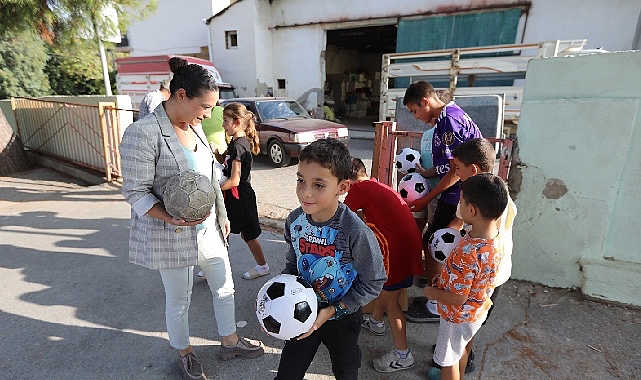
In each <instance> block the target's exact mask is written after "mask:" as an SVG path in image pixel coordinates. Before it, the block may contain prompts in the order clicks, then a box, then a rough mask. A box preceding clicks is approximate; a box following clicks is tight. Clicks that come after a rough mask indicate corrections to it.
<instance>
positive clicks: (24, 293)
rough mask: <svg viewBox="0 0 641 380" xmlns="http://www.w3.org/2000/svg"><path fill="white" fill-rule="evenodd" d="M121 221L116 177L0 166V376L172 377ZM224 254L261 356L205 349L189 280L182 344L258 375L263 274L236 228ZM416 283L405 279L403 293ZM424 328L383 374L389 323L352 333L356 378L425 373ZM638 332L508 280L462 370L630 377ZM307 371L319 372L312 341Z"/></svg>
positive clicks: (155, 278)
mask: <svg viewBox="0 0 641 380" xmlns="http://www.w3.org/2000/svg"><path fill="white" fill-rule="evenodd" d="M257 166H258V165H257ZM254 173H255V174H256V175H255V179H254V186H255V187H256V188H257V192H258V193H259V201H260V202H261V204H262V206H261V213H262V214H263V216H269V214H270V213H273V214H274V215H276V214H278V213H279V212H282V210H283V209H287V208H289V207H291V204H292V198H293V193H292V192H291V191H290V190H288V189H287V190H286V189H284V188H283V186H282V185H279V184H278V183H276V182H274V181H272V182H269V181H263V180H262V179H261V178H270V175H272V176H273V173H270V171H269V170H268V169H267V167H265V168H263V169H259V170H258V169H257V170H255V172H254ZM259 173H262V177H261V175H259ZM281 199H284V200H285V205H284V206H283V205H282V204H279V202H281ZM294 207H295V204H294ZM265 221H266V225H268V227H267V228H266V231H265V233H263V235H261V237H260V241H261V243H262V245H263V247H264V250H265V253H266V256H267V258H268V260H269V262H270V264H271V265H272V267H273V268H274V270H277V269H278V268H281V267H282V265H283V259H284V258H283V257H284V251H285V249H286V247H285V243H284V242H283V240H282V227H281V225H282V221H279V220H271V221H269V223H267V222H268V221H267V219H265ZM128 223H129V207H128V205H127V204H126V203H125V202H124V200H123V199H122V196H121V195H120V189H119V188H118V187H117V186H109V185H99V186H89V187H85V186H82V184H78V183H74V181H73V180H72V179H70V178H67V177H65V176H63V175H61V174H59V173H57V172H55V171H52V170H50V169H43V168H40V169H35V170H32V171H29V172H25V173H17V174H15V175H13V176H10V177H0V326H2V328H0V352H2V355H0V379H177V378H179V372H178V370H177V367H176V365H175V359H176V354H175V352H174V351H173V350H172V349H171V348H170V347H169V345H168V343H167V336H166V333H165V324H164V311H163V309H164V306H163V300H164V294H163V290H162V284H161V282H160V278H159V275H158V273H157V272H155V271H151V270H147V269H144V268H140V267H137V266H135V265H132V264H129V263H128V262H127V237H128ZM515 247H516V249H526V247H519V246H518V242H515ZM230 256H231V259H232V269H233V272H234V279H235V282H236V291H237V296H236V305H237V318H238V320H239V321H246V322H247V325H246V326H245V327H241V328H239V332H240V333H241V334H242V335H246V336H249V337H252V338H258V337H261V338H262V339H263V340H264V342H265V344H266V346H267V353H266V355H264V356H263V357H261V358H259V359H256V360H251V361H249V360H233V361H230V362H223V361H221V360H219V359H218V358H217V356H216V354H217V351H218V345H219V341H218V337H217V334H216V331H215V322H214V320H213V317H212V306H211V299H210V297H211V295H210V293H209V290H208V288H207V286H206V284H205V283H204V282H202V281H197V283H196V285H195V288H194V296H193V302H192V308H191V315H190V321H191V323H190V324H191V328H192V336H193V340H192V343H193V344H194V345H195V347H196V350H197V352H198V353H199V355H200V357H201V358H202V359H203V361H204V365H205V369H206V371H207V373H208V374H209V375H210V378H212V379H253V380H263V379H271V378H273V376H274V370H275V369H276V368H277V366H278V360H279V353H280V350H281V348H282V342H280V341H278V340H276V339H273V338H271V337H269V336H266V335H264V334H263V333H261V332H260V331H259V327H258V323H257V321H256V318H255V314H254V306H253V304H254V301H255V295H256V293H257V291H258V289H259V288H260V286H261V285H262V283H263V280H261V279H259V280H254V281H246V280H242V279H241V274H242V273H243V272H244V271H245V270H246V269H248V268H249V267H250V266H251V265H252V261H253V260H252V259H251V255H250V253H249V251H248V249H247V248H246V246H245V244H244V243H243V242H242V241H241V240H240V239H239V238H237V237H235V236H234V237H232V239H231V250H230ZM419 294H420V290H419V289H418V288H416V287H414V288H411V289H410V295H411V296H416V295H419ZM437 329H438V325H437V324H408V336H409V343H410V347H411V349H412V350H413V352H414V355H415V357H416V365H415V366H414V368H412V369H410V370H406V371H403V372H396V373H393V374H379V373H376V372H375V371H374V370H373V369H372V366H371V360H372V358H374V357H375V356H376V355H378V354H380V353H382V352H384V351H385V350H387V349H388V348H389V347H390V344H391V335H390V334H389V332H388V333H386V335H384V336H382V337H375V336H373V335H372V334H369V333H368V332H366V331H364V332H363V333H362V335H361V347H362V350H363V365H362V370H361V376H360V377H361V378H362V379H424V373H425V371H426V369H427V362H428V354H427V353H428V351H429V348H430V346H431V345H432V344H433V343H434V342H435V340H436V335H437ZM640 338H641V311H640V310H638V309H633V308H627V307H623V306H617V305H611V304H608V303H603V302H593V301H591V300H586V299H584V298H583V297H582V296H581V294H580V293H578V292H576V291H571V290H564V289H551V288H547V287H544V286H540V285H536V284H532V283H525V282H518V281H510V282H508V283H507V284H506V285H505V286H504V289H503V291H502V293H501V298H500V302H499V303H498V305H497V307H496V309H495V312H494V315H493V317H492V319H491V320H490V321H489V323H488V325H487V326H486V327H484V328H483V329H482V330H481V331H480V332H479V334H478V337H477V341H476V355H477V370H476V371H475V372H474V373H473V374H471V375H470V376H467V377H466V379H637V378H640V375H639V373H640V371H641V339H640ZM306 378H307V379H309V380H325V379H331V378H332V376H331V370H330V365H329V361H328V359H327V355H326V352H325V351H324V350H322V351H321V353H319V354H318V355H317V356H316V360H315V361H314V363H313V364H312V366H311V367H310V370H309V372H308V375H307V376H306Z"/></svg>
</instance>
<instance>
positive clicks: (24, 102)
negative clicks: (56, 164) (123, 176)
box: [11, 98, 121, 182]
mask: <svg viewBox="0 0 641 380" xmlns="http://www.w3.org/2000/svg"><path fill="white" fill-rule="evenodd" d="M11 108H12V109H13V112H14V114H15V117H16V126H17V132H18V135H20V137H21V139H22V142H23V144H24V146H25V148H27V149H29V150H31V151H33V152H36V153H39V154H43V155H46V156H50V157H53V158H56V159H59V160H62V161H65V162H68V163H71V164H74V165H78V166H81V167H83V168H87V169H91V170H95V171H98V172H101V173H104V176H105V177H106V179H107V181H108V182H111V181H112V180H113V179H114V177H118V176H120V173H121V169H120V153H119V150H118V147H119V145H120V138H121V134H120V130H119V129H120V128H119V125H120V123H119V120H118V109H117V108H116V104H115V103H112V102H100V103H98V105H88V104H76V103H69V102H60V101H52V100H42V99H34V98H11Z"/></svg>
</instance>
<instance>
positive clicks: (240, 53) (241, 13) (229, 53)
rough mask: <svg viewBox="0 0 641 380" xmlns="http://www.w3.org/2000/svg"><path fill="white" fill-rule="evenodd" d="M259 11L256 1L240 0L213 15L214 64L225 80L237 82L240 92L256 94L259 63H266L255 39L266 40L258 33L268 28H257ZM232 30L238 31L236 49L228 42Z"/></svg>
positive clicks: (246, 94)
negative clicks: (227, 43)
mask: <svg viewBox="0 0 641 380" xmlns="http://www.w3.org/2000/svg"><path fill="white" fill-rule="evenodd" d="M256 11H257V9H256V4H255V2H254V1H252V0H244V1H239V2H237V3H235V4H233V5H232V6H231V7H229V8H228V9H227V10H226V11H225V12H224V14H222V15H221V16H219V17H216V18H214V20H216V27H215V28H213V27H210V32H211V49H212V54H213V60H214V65H215V66H216V68H217V69H218V71H220V75H221V76H222V77H223V78H225V81H226V82H228V83H231V84H233V85H234V86H236V93H237V94H238V95H239V96H255V95H256V92H255V89H256V79H257V66H259V65H263V59H262V58H261V57H260V56H259V55H257V48H256V41H257V40H259V41H261V42H263V41H264V37H258V36H260V35H261V34H262V33H265V32H264V31H262V30H261V28H258V26H259V24H257V20H258V18H257V15H256ZM229 30H235V31H237V33H238V47H237V48H235V49H227V47H226V44H225V31H229ZM270 50H271V48H270ZM260 51H261V50H258V52H260ZM270 64H271V63H270Z"/></svg>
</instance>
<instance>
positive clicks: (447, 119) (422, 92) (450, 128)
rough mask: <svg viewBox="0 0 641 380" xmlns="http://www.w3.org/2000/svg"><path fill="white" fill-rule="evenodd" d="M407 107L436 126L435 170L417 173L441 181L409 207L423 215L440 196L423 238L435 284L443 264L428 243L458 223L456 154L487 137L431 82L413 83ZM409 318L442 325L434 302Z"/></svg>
mask: <svg viewBox="0 0 641 380" xmlns="http://www.w3.org/2000/svg"><path fill="white" fill-rule="evenodd" d="M403 105H405V106H406V107H407V109H408V110H409V111H410V112H411V113H412V114H413V115H414V116H415V117H416V118H417V119H419V120H422V121H424V122H425V123H430V124H431V123H436V126H435V128H434V137H433V138H432V161H433V163H434V166H433V167H431V168H422V167H420V166H419V167H418V168H417V172H419V173H420V174H421V175H422V176H423V177H425V178H430V177H434V176H438V177H439V178H440V181H439V182H438V184H437V185H436V186H435V187H434V188H433V189H432V190H431V191H430V192H429V193H428V194H427V195H426V196H424V197H423V198H419V199H417V200H415V201H414V202H411V203H409V204H408V206H409V207H410V210H412V211H421V210H424V209H425V207H427V205H428V204H429V203H430V202H431V201H432V200H433V199H435V198H436V197H438V196H439V195H440V198H439V199H438V203H437V206H436V210H435V211H434V217H433V219H432V223H430V225H429V227H428V229H427V231H426V232H425V234H424V235H423V252H424V253H425V274H426V278H427V283H431V281H432V278H433V277H434V276H435V275H436V274H437V273H439V272H440V270H441V264H442V263H440V262H437V261H436V260H434V259H433V257H432V254H431V253H430V254H428V252H429V244H428V240H429V238H430V236H432V234H433V233H434V232H435V231H436V230H439V229H441V228H446V227H447V226H448V224H449V223H450V222H451V221H452V220H453V219H454V217H455V216H456V206H457V205H458V201H459V197H460V192H461V190H460V187H459V184H458V182H459V177H458V176H457V175H456V166H455V165H454V157H453V156H452V151H453V150H454V149H455V148H456V147H457V146H458V145H459V144H461V143H463V142H465V141H467V140H471V139H474V138H479V137H483V136H481V132H480V131H479V129H478V127H477V126H476V124H475V123H474V122H473V121H472V119H471V118H470V116H469V115H468V114H467V113H465V111H463V110H462V109H461V107H459V106H458V105H456V103H454V102H453V101H451V102H449V103H447V104H445V103H444V102H443V101H442V100H440V99H439V97H438V96H437V95H436V91H435V90H434V87H433V86H432V85H431V84H430V83H428V82H425V81H417V82H414V83H412V84H411V85H410V86H409V87H408V88H407V90H406V91H405V96H404V98H403ZM406 317H407V320H408V321H410V322H438V320H439V316H438V313H437V308H436V303H435V302H431V301H430V302H428V304H427V305H425V304H424V303H423V302H421V303H419V304H415V305H414V307H412V308H410V309H409V310H408V311H407V312H406Z"/></svg>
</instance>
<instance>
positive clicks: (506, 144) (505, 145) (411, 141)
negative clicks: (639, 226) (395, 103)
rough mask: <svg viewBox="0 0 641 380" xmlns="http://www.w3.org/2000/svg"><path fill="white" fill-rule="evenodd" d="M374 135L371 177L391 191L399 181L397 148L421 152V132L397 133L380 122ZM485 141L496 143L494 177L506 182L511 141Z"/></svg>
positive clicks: (385, 122)
mask: <svg viewBox="0 0 641 380" xmlns="http://www.w3.org/2000/svg"><path fill="white" fill-rule="evenodd" d="M374 125H375V127H376V134H375V137H374V152H373V155H372V177H374V178H376V179H378V181H379V182H382V183H384V184H386V185H388V186H390V187H392V188H393V189H395V188H396V184H397V182H398V180H399V178H397V176H396V173H397V172H396V168H395V166H394V159H395V156H396V149H397V146H398V145H399V141H400V144H402V145H401V146H404V147H405V146H409V147H414V149H416V150H418V151H420V150H421V147H420V145H421V143H420V141H421V136H422V135H423V132H412V131H398V130H396V122H391V121H382V122H376V123H374ZM487 140H489V141H491V142H494V143H498V144H499V149H498V153H499V155H500V157H499V161H498V168H495V170H496V175H498V176H499V177H501V178H502V179H503V180H505V181H507V177H508V174H509V171H510V166H511V163H512V145H513V142H514V141H513V140H512V139H509V138H507V139H499V138H487Z"/></svg>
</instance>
